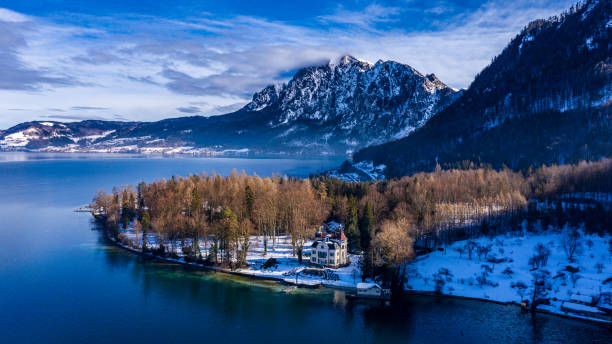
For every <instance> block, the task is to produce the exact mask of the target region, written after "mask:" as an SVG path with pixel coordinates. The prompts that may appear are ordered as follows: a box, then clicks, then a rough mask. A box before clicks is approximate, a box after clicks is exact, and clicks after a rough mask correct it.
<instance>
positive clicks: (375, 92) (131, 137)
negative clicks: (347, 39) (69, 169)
mask: <svg viewBox="0 0 612 344" xmlns="http://www.w3.org/2000/svg"><path fill="white" fill-rule="evenodd" d="M460 94H461V92H456V91H454V90H452V89H451V88H449V87H447V86H446V85H445V84H444V83H442V82H441V81H440V80H439V79H438V78H437V77H436V76H435V75H433V74H430V75H422V74H420V73H419V72H418V71H416V70H414V69H413V68H412V67H410V66H407V65H403V64H400V63H397V62H392V61H387V62H383V61H378V62H377V63H376V64H369V63H367V62H363V61H359V60H357V59H355V58H353V57H350V56H345V57H343V58H341V59H340V60H339V61H338V62H337V63H330V64H327V65H323V66H318V67H309V68H304V69H302V70H300V71H298V72H297V73H296V75H295V76H294V77H293V79H291V80H290V81H289V82H288V83H287V84H283V85H271V86H268V87H266V88H264V89H263V90H261V91H260V92H258V93H256V94H255V95H254V96H253V100H252V101H251V102H250V103H249V104H247V105H246V106H245V107H244V108H242V109H240V110H238V111H237V112H234V113H231V114H227V115H220V116H213V117H208V118H206V117H200V116H195V117H182V118H174V119H168V120H162V121H159V122H153V123H120V122H96V123H100V127H99V128H98V130H93V128H91V124H92V123H93V122H92V121H86V122H78V123H58V122H29V123H23V124H20V125H18V126H15V127H13V128H10V129H8V130H6V131H4V132H0V149H5V150H6V149H39V150H59V151H69V150H72V151H140V152H156V151H159V152H162V151H163V152H169V151H174V152H187V151H189V152H199V153H206V152H235V151H237V150H238V151H241V152H243V151H245V150H248V151H249V152H250V153H253V154H278V153H281V154H282V153H285V154H304V155H342V154H347V153H350V152H352V151H353V150H355V149H359V148H363V147H365V146H367V145H370V144H376V143H383V142H386V141H389V140H392V139H397V138H401V137H404V136H406V135H407V134H409V133H410V132H412V131H414V130H415V129H416V128H419V127H421V126H423V124H425V122H426V121H427V120H428V119H429V118H430V117H431V116H432V115H433V114H434V113H436V112H438V111H440V110H441V109H443V108H445V107H446V106H448V105H450V104H451V103H452V102H453V101H454V100H455V99H457V98H458V96H459V95H460ZM81 125H88V128H89V129H92V130H89V131H83V130H81V128H80V126H81ZM85 134H87V136H88V138H86V139H84V138H82V137H83V136H84V135H85ZM186 147H190V148H186Z"/></svg>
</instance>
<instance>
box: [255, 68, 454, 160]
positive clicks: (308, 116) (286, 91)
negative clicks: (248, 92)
mask: <svg viewBox="0 0 612 344" xmlns="http://www.w3.org/2000/svg"><path fill="white" fill-rule="evenodd" d="M459 94H460V92H456V91H454V90H453V89H451V88H449V87H448V86H446V85H445V84H444V83H443V82H441V81H440V80H439V79H438V78H437V77H436V76H435V75H433V74H429V75H422V74H421V73H419V72H418V71H416V70H415V69H414V68H412V67H410V66H407V65H404V64H400V63H397V62H393V61H386V62H383V61H378V62H376V64H370V63H368V62H364V61H359V60H357V59H355V58H353V57H351V56H344V57H342V58H341V59H340V60H339V61H338V62H337V63H330V64H328V65H324V66H319V67H311V68H305V69H302V70H300V71H299V72H298V73H297V74H296V75H295V77H294V78H293V79H292V80H291V81H290V82H289V83H288V84H285V85H281V86H269V87H266V88H265V89H263V90H262V91H261V92H258V93H256V94H255V95H254V96H253V101H252V102H251V103H249V104H248V105H247V106H246V109H247V110H249V111H256V112H263V111H266V112H270V113H273V114H274V116H273V118H272V119H271V120H270V121H269V123H268V126H270V127H278V128H283V129H284V131H283V132H282V133H281V134H280V135H279V138H280V139H281V141H282V142H284V144H285V145H288V146H296V147H298V146H303V145H304V144H311V145H312V144H316V145H321V146H325V145H326V144H327V143H329V142H334V143H335V142H343V143H345V144H346V146H347V148H348V149H352V148H356V147H363V146H365V145H369V144H372V143H381V142H385V141H388V140H389V139H394V138H395V139H397V138H401V137H404V136H406V135H407V134H409V133H410V132H412V131H413V130H415V129H416V128H419V127H421V126H422V125H423V124H424V123H425V122H426V121H427V120H428V119H429V118H430V117H431V116H432V115H433V114H434V113H436V112H438V111H439V110H441V109H443V108H445V107H446V106H448V105H449V104H450V103H452V102H453V101H454V100H455V99H456V98H457V97H458V95H459ZM301 131H303V132H304V133H302V134H300V132H301Z"/></svg>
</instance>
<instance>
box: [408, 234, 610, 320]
mask: <svg viewBox="0 0 612 344" xmlns="http://www.w3.org/2000/svg"><path fill="white" fill-rule="evenodd" d="M610 240H612V238H611V237H610V236H609V235H606V236H604V237H599V236H597V235H583V236H582V237H581V242H582V244H583V245H582V251H581V252H580V253H579V254H578V255H577V256H576V265H577V267H578V268H579V272H578V273H577V275H575V276H573V277H574V278H577V280H576V281H573V280H572V276H571V274H570V273H569V272H568V271H567V270H566V267H567V266H568V265H570V262H569V261H568V259H567V256H566V254H565V251H564V249H563V245H562V244H561V234H558V233H540V234H530V233H525V234H523V235H521V236H512V235H510V234H507V235H500V236H498V237H494V238H479V239H474V242H476V243H477V244H478V245H479V246H488V247H490V249H491V251H490V252H491V253H489V257H488V258H486V259H485V258H484V257H481V258H479V257H478V256H477V254H476V253H475V252H476V250H474V252H473V253H472V259H471V260H470V259H469V258H468V255H469V253H468V252H467V251H461V250H464V247H465V246H466V244H467V241H459V242H455V243H453V244H451V245H450V246H448V247H446V248H445V250H443V251H434V252H432V253H429V254H427V255H424V256H420V257H417V258H416V259H415V260H414V261H413V262H411V263H410V265H409V268H408V273H407V278H408V285H409V287H408V289H411V290H416V291H427V292H431V291H434V290H435V284H436V283H435V281H434V279H435V278H436V277H435V276H436V274H438V273H439V272H440V271H443V270H441V269H446V270H448V272H449V275H448V277H447V278H446V279H445V280H444V283H443V286H442V293H443V294H450V295H457V296H464V297H473V298H480V299H489V300H494V301H499V302H514V303H520V302H521V301H522V299H523V298H524V299H529V295H531V294H530V293H532V291H531V292H530V291H529V290H533V279H534V277H533V275H532V271H531V270H532V266H531V265H530V263H529V260H530V257H532V256H533V255H534V248H535V247H536V246H537V245H538V244H540V243H541V244H543V245H545V247H547V248H548V249H549V250H550V252H551V254H550V257H549V258H548V262H547V264H546V265H545V266H544V267H543V268H541V269H545V270H547V271H549V272H550V278H549V279H548V280H549V282H550V290H549V291H548V297H549V298H550V305H549V306H547V310H548V311H551V312H554V313H561V314H565V312H564V311H563V310H562V305H567V304H568V303H570V302H573V303H575V302H584V303H591V302H592V300H597V299H598V298H597V297H595V298H592V297H591V296H598V295H600V293H601V292H602V290H604V289H605V286H604V285H603V281H604V280H605V279H606V278H608V277H610V276H611V275H612V255H610V253H609V251H608V242H609V241H610ZM587 242H588V243H589V244H588V245H587V244H586V243H587ZM491 255H495V260H493V259H491V258H492V257H491ZM596 263H601V264H602V265H603V267H602V266H600V267H599V268H601V270H599V268H597V267H596ZM484 266H487V269H485V268H484ZM489 269H490V270H489ZM485 270H489V272H487V273H486V282H487V283H479V278H481V276H482V274H483V272H484V271H485ZM600 271H601V272H600ZM480 281H482V279H480ZM518 282H522V283H523V284H524V285H525V286H527V289H526V290H525V293H524V294H523V297H521V295H519V292H518V291H517V290H518V288H517V287H516V284H517V283H518ZM602 299H603V298H602ZM599 302H600V304H599V305H602V306H605V305H609V304H608V301H605V302H604V301H599ZM590 306H593V307H597V306H598V305H593V304H591V305H590ZM569 307H579V306H574V305H573V304H572V305H570V306H569ZM572 315H573V314H572Z"/></svg>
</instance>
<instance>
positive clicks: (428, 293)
mask: <svg viewBox="0 0 612 344" xmlns="http://www.w3.org/2000/svg"><path fill="white" fill-rule="evenodd" d="M103 232H104V233H105V235H104V237H105V239H106V240H108V241H109V242H110V243H112V244H113V245H115V246H117V247H119V248H122V249H124V250H126V251H128V252H131V253H135V254H137V255H139V256H141V257H145V258H150V259H153V260H157V261H160V262H164V263H172V264H176V265H180V266H182V267H187V268H190V269H196V270H201V271H209V272H218V273H224V274H228V275H233V276H239V277H245V278H249V279H253V280H263V281H273V282H277V283H279V284H287V285H292V286H296V287H298V288H300V287H301V288H313V287H314V288H319V287H323V288H328V289H336V290H342V291H355V290H356V288H355V287H346V286H338V285H334V284H329V283H324V282H322V281H321V282H320V283H318V284H315V285H308V284H300V283H299V282H298V283H297V284H296V283H292V282H290V280H291V278H281V277H275V276H270V275H263V276H262V275H257V274H249V273H245V272H240V271H232V270H229V269H226V268H221V267H215V266H206V265H202V264H198V263H195V262H185V261H180V260H178V259H174V258H164V257H160V256H155V255H153V254H148V253H144V252H142V251H140V250H137V249H135V248H133V247H130V246H127V245H123V244H122V243H121V242H119V241H118V240H116V239H114V238H112V237H111V236H110V234H109V233H108V231H107V230H106V229H103ZM403 294H404V295H409V296H425V297H439V298H446V299H456V300H469V301H478V302H489V303H494V304H498V305H502V306H516V307H519V308H520V307H521V305H520V304H518V303H516V302H512V301H509V302H505V301H497V300H492V299H485V298H478V297H470V296H461V295H452V294H439V293H435V292H432V291H424V290H405V291H404V292H403ZM528 312H529V311H528ZM534 312H535V313H542V314H548V315H554V316H558V317H562V318H566V319H574V320H580V321H585V322H589V323H595V324H598V325H612V321H607V320H604V319H596V318H589V317H583V316H576V315H570V314H566V313H559V312H553V311H550V310H546V309H535V310H534Z"/></svg>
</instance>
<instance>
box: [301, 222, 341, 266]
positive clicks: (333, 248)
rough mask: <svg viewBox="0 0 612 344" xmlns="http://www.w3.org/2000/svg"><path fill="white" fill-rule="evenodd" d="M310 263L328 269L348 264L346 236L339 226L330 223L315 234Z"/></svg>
mask: <svg viewBox="0 0 612 344" xmlns="http://www.w3.org/2000/svg"><path fill="white" fill-rule="evenodd" d="M310 263H311V264H314V265H319V266H324V267H328V268H337V267H340V266H343V265H346V264H348V263H349V257H348V252H347V240H346V235H344V228H343V226H342V225H341V224H339V223H336V222H330V223H328V224H327V225H326V226H325V227H324V228H322V231H320V232H317V234H316V239H315V241H314V242H313V243H312V246H311V249H310Z"/></svg>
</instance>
